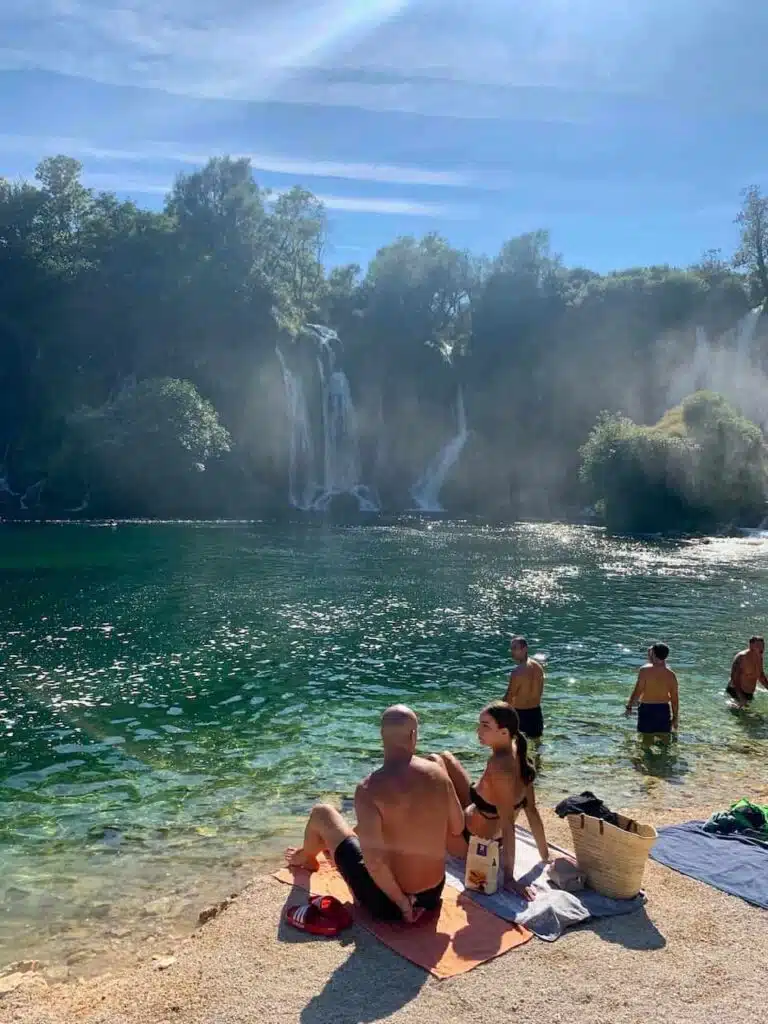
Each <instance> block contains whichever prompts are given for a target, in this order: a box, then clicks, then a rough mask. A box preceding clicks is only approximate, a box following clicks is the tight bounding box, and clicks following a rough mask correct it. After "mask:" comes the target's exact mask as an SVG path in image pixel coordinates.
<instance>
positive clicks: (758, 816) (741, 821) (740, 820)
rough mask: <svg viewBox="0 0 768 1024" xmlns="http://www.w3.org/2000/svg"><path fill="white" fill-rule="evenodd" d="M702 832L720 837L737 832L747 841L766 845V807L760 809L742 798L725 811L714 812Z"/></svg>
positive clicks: (767, 835) (767, 843)
mask: <svg viewBox="0 0 768 1024" xmlns="http://www.w3.org/2000/svg"><path fill="white" fill-rule="evenodd" d="M704 831H705V832H717V833H720V834H721V835H731V834H733V833H734V832H738V833H739V834H740V835H743V836H745V837H747V838H748V839H753V840H757V841H758V842H761V843H765V844H766V845H768V806H766V807H761V806H760V805H759V804H753V803H752V801H751V800H746V799H744V798H742V799H741V800H737V801H736V803H735V804H731V806H730V807H729V808H728V810H727V811H716V812H715V813H714V814H713V815H712V817H711V818H710V819H709V821H707V822H705V823H704Z"/></svg>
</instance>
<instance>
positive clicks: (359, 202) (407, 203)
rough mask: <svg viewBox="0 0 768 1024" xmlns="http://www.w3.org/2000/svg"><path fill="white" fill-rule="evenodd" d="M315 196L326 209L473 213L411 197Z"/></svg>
mask: <svg viewBox="0 0 768 1024" xmlns="http://www.w3.org/2000/svg"><path fill="white" fill-rule="evenodd" d="M317 198H318V199H319V200H320V201H321V202H322V203H323V204H324V205H325V206H326V208H327V209H329V210H340V211H343V212H347V213H382V214H394V215H400V216H402V217H435V218H439V219H443V220H463V219H466V218H469V217H472V215H473V214H472V210H471V209H470V208H469V207H466V206H459V205H454V204H450V203H423V202H418V201H417V200H411V199H389V198H387V199H378V198H376V197H375V196H370V197H369V196H363V197H357V196H355V197H352V196H324V195H319V196H318V197H317Z"/></svg>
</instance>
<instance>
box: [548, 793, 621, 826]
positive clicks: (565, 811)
mask: <svg viewBox="0 0 768 1024" xmlns="http://www.w3.org/2000/svg"><path fill="white" fill-rule="evenodd" d="M555 814H556V815H557V816H558V817H559V818H565V817H567V816H568V815H569V814H588V815H589V816H590V818H602V819H603V821H607V822H608V824H609V825H617V826H618V825H619V819H618V816H617V815H616V813H615V812H614V811H612V810H611V809H610V807H607V806H606V805H605V804H604V803H603V801H602V800H601V799H600V797H597V796H595V794H594V793H590V791H589V790H588V789H587V790H585V791H584V792H583V793H581V794H580V795H579V796H567V797H566V798H565V800H561V801H560V803H559V804H558V805H557V807H556V808H555ZM619 827H620V826H619Z"/></svg>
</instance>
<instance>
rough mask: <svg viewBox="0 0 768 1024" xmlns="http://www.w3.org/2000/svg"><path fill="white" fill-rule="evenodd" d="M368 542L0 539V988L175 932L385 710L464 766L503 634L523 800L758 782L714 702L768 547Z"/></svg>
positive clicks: (340, 535)
mask: <svg viewBox="0 0 768 1024" xmlns="http://www.w3.org/2000/svg"><path fill="white" fill-rule="evenodd" d="M376 523H377V524H376V525H367V526H359V525H358V526H348V527H341V526H330V525H320V524H317V523H315V524H310V523H307V522H296V523H288V524H280V525H278V524H273V523H249V524H215V523H200V524H191V523H166V524H127V523H125V524H117V525H108V526H100V525H75V524H69V525H67V524H62V525H47V526H34V525H25V526H10V525H6V526H2V527H0V584H1V590H0V900H1V901H2V905H3V907H4V910H5V912H4V914H3V915H0V965H2V963H3V962H5V961H6V960H10V959H15V958H18V957H20V956H32V955H37V956H46V957H48V958H49V959H64V960H67V959H68V960H69V962H70V963H71V964H72V965H76V964H80V963H85V962H87V961H88V960H89V958H90V956H91V955H92V953H93V951H94V950H95V949H97V948H98V949H99V950H100V951H101V952H102V953H104V952H105V951H107V952H109V951H110V950H114V949H117V948H118V947H119V946H120V944H121V943H125V942H126V941H134V942H138V941H142V940H143V939H144V938H146V937H147V936H151V935H154V936H156V937H157V938H158V939H162V937H163V936H167V935H168V934H170V933H173V931H174V928H177V929H178V928H182V927H183V926H184V925H185V924H188V923H189V922H191V921H192V920H194V917H195V916H196V913H197V910H199V909H200V906H201V903H204V902H205V901H206V900H208V899H210V898H211V897H212V896H213V895H217V894H218V895H223V894H224V893H225V892H226V891H227V890H228V889H236V888H237V886H238V885H239V884H241V883H242V881H243V880H244V879H245V878H247V877H248V876H249V875H251V874H253V870H254V865H255V864H257V863H259V862H260V861H261V862H263V861H264V860H265V859H269V858H274V855H275V852H276V849H277V847H278V846H282V845H284V844H285V842H286V841H287V840H289V839H290V840H295V839H296V838H297V835H298V824H297V822H298V816H301V815H303V814H305V812H306V811H307V809H308V808H309V806H310V805H311V804H312V803H313V802H314V801H315V800H317V799H318V798H324V797H332V798H335V799H338V800H341V801H342V802H344V801H347V800H348V798H349V797H350V795H351V794H352V792H353V789H354V785H355V782H356V781H357V780H358V779H359V778H360V777H361V776H362V775H364V774H365V773H366V772H367V771H368V770H370V768H371V767H372V766H373V765H374V764H375V762H376V757H377V750H378V735H377V722H378V716H379V714H380V712H381V710H382V709H383V708H384V707H386V706H387V705H388V704H390V703H393V702H395V701H405V702H407V703H409V704H411V705H412V706H413V707H414V709H415V710H416V711H417V712H418V713H419V715H420V716H421V719H422V745H423V747H424V748H425V749H442V748H446V747H448V748H451V749H453V750H456V751H458V752H459V753H460V755H461V756H462V757H463V758H465V759H466V760H467V761H468V762H469V763H470V764H471V765H472V766H473V768H475V769H479V768H480V767H481V765H482V760H483V758H482V752H481V750H480V749H479V748H478V747H477V744H476V741H475V738H474V731H473V725H474V722H475V719H476V716H477V712H478V710H479V709H480V708H481V707H482V705H483V704H484V703H485V702H487V701H488V700H489V699H492V698H495V697H499V696H501V695H502V694H503V692H504V688H505V678H506V673H507V672H508V668H509V660H508V658H509V656H508V636H509V634H510V633H513V632H521V633H524V634H526V635H527V637H528V638H529V642H530V645H531V648H532V651H534V652H538V653H539V654H540V655H542V656H546V660H547V686H546V691H545V704H544V713H545V718H546V722H547V729H546V736H545V742H544V744H543V745H542V747H541V749H540V777H539V781H538V784H537V785H538V792H539V793H540V794H541V797H540V799H541V800H542V801H550V802H552V801H555V800H556V799H558V798H559V797H561V796H562V795H563V794H565V793H567V792H571V791H574V790H577V791H578V790H581V789H583V788H587V787H588V788H591V789H593V790H594V791H596V792H597V793H598V794H600V795H601V796H603V797H604V798H605V799H606V800H608V801H609V802H611V801H613V802H614V803H616V804H621V805H624V806H627V805H630V806H631V805H634V806H637V805H638V803H640V802H650V803H653V802H655V803H656V804H657V805H658V804H663V805H667V806H673V805H679V804H684V803H685V802H686V801H690V800H692V799H695V798H696V796H697V795H698V796H700V795H701V794H702V793H705V792H706V790H707V789H708V788H710V789H711V788H712V787H714V786H718V787H719V789H720V790H723V789H725V790H729V789H730V791H732V794H733V798H734V799H735V798H736V797H738V796H739V795H740V794H739V780H740V778H742V779H743V778H744V777H745V776H746V775H748V776H750V777H754V774H755V773H756V772H757V773H758V774H761V775H763V776H765V774H766V770H765V758H766V754H767V753H768V693H761V694H759V695H758V697H757V699H756V701H755V706H754V708H753V709H751V710H750V711H749V712H748V713H746V714H740V715H737V714H733V713H732V712H729V711H728V710H727V708H726V706H725V702H724V698H723V695H722V690H723V687H724V685H725V682H726V681H727V676H728V670H729V666H730V660H731V658H732V656H733V654H734V653H735V652H736V651H737V650H738V649H739V648H740V647H742V646H743V645H744V644H745V641H746V639H747V638H748V637H749V635H750V634H751V633H752V632H762V631H764V629H765V627H766V623H767V621H768V539H766V540H764V539H762V538H760V537H752V538H744V539H729V540H718V539H715V540H712V541H709V542H695V543H672V542H654V543H652V542H641V541H635V540H619V539H610V538H608V537H606V536H605V534H604V533H603V532H602V531H601V530H599V529H594V528H589V527H575V526H565V525H556V524H550V525H547V524H518V525H514V526H509V527H503V528H502V527H490V526H486V525H481V524H476V523H469V522H448V521H442V522H436V521H428V520H420V519H403V520H399V521H396V522H390V523H384V522H382V521H378V520H377V521H376ZM656 639H660V640H664V641H665V642H667V643H668V644H669V645H670V647H671V649H672V654H671V658H670V664H671V665H672V667H674V668H675V669H676V670H677V671H678V673H679V677H680V684H681V724H680V735H679V739H678V741H677V742H674V743H672V744H671V745H670V746H669V747H668V748H663V749H661V748H652V749H650V750H645V749H643V748H642V747H641V746H640V745H639V744H638V742H637V739H636V736H635V734H634V722H633V721H628V720H626V719H625V718H624V717H623V715H622V712H623V707H624V703H625V702H626V699H627V696H628V694H629V691H630V689H631V687H632V685H633V682H634V676H635V672H636V669H637V667H638V666H639V665H640V664H641V663H642V660H643V657H644V653H645V649H646V648H647V646H648V644H649V642H652V641H653V640H656Z"/></svg>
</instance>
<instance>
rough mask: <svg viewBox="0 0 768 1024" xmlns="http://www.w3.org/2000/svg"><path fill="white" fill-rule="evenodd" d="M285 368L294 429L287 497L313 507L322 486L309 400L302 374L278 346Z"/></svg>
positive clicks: (282, 366) (293, 502)
mask: <svg viewBox="0 0 768 1024" xmlns="http://www.w3.org/2000/svg"><path fill="white" fill-rule="evenodd" d="M275 351H276V352H277V358H278V359H279V360H280V366H281V368H282V371H283V384H284V386H285V401H286V404H287V406H288V419H289V422H290V427H291V432H290V437H289V440H288V500H289V502H290V503H291V505H293V507H294V508H300V509H305V510H306V509H308V508H311V506H312V502H313V501H314V500H315V498H316V497H317V492H318V490H320V488H319V486H318V484H317V479H316V477H315V450H314V446H313V444H312V427H311V424H310V420H309V410H308V408H307V400H306V398H305V396H304V386H303V385H302V383H301V378H300V377H299V376H297V375H296V374H295V373H293V371H292V370H291V369H290V367H289V366H288V364H287V363H286V361H285V356H284V355H283V353H282V352H281V351H280V349H279V348H276V349H275Z"/></svg>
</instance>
